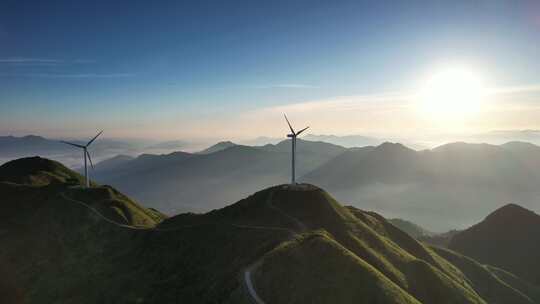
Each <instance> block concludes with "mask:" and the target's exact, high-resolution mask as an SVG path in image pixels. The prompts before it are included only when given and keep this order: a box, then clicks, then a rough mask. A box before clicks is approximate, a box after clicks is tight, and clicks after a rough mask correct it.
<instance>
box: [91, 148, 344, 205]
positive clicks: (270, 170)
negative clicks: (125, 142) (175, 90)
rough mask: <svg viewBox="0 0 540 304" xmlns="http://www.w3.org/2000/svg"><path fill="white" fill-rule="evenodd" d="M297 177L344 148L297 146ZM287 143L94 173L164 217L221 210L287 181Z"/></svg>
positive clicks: (142, 161)
mask: <svg viewBox="0 0 540 304" xmlns="http://www.w3.org/2000/svg"><path fill="white" fill-rule="evenodd" d="M297 148H298V153H299V154H300V153H301V155H302V156H301V157H299V158H298V163H297V164H298V167H297V169H298V172H299V173H300V174H303V173H306V172H309V171H310V170H312V169H314V168H316V167H318V166H320V165H321V164H323V163H325V162H327V161H328V160H330V159H332V158H334V157H335V156H336V155H339V154H341V153H343V152H344V151H345V150H346V149H345V148H343V147H339V146H335V145H332V144H328V143H323V142H309V141H303V140H299V141H298V147H297ZM290 149H291V144H290V141H288V140H287V141H283V142H280V143H278V144H277V145H266V146H262V147H249V146H241V145H232V146H230V147H228V148H226V149H223V150H219V151H216V152H213V153H209V154H188V153H183V152H177V153H175V154H169V155H145V156H141V157H138V158H136V159H134V160H132V161H130V162H127V163H125V164H123V165H122V166H121V167H117V168H115V169H114V170H109V171H99V170H96V171H95V172H94V177H95V178H96V180H98V181H100V182H103V183H107V184H111V185H114V186H115V187H118V188H119V189H121V190H122V191H124V192H126V193H128V194H129V195H131V196H133V197H135V198H136V199H138V200H139V201H142V202H149V204H152V205H151V207H154V208H157V209H159V210H162V211H163V212H165V213H168V214H174V213H178V212H183V211H208V210H211V209H214V208H219V207H223V206H224V205H225V204H226V203H227V202H233V201H236V200H238V199H240V198H242V197H244V196H246V195H248V194H249V193H252V192H254V191H256V190H257V189H260V188H264V187H268V186H271V185H273V184H277V183H283V182H286V181H288V180H289V179H290V157H291V156H290Z"/></svg>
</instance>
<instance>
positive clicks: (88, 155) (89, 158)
mask: <svg viewBox="0 0 540 304" xmlns="http://www.w3.org/2000/svg"><path fill="white" fill-rule="evenodd" d="M101 133H103V131H101V132H99V133H98V134H97V135H96V136H94V138H92V139H91V140H90V141H89V142H88V143H87V144H86V145H84V146H83V145H79V144H75V143H71V142H68V141H63V140H62V141H61V142H63V143H65V144H68V145H70V146H74V147H77V148H81V149H83V158H84V179H85V182H86V188H90V178H89V176H88V165H87V159H88V161H90V166H92V169H94V164H93V163H92V158H91V157H90V153H88V146H90V145H91V144H92V143H93V142H94V140H96V138H98V136H100V135H101Z"/></svg>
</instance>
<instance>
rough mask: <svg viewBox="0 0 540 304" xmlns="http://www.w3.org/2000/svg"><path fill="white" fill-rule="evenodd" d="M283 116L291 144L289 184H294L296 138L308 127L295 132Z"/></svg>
mask: <svg viewBox="0 0 540 304" xmlns="http://www.w3.org/2000/svg"><path fill="white" fill-rule="evenodd" d="M283 116H285V120H286V121H287V124H288V125H289V129H290V130H291V134H287V137H290V138H291V144H292V158H291V159H292V166H291V184H293V185H294V184H296V176H295V174H296V137H298V135H300V133H302V132H304V131H305V130H307V129H308V128H309V127H305V128H303V129H302V130H300V131H298V132H295V131H294V129H293V127H292V126H291V123H290V122H289V119H288V118H287V115H285V114H283Z"/></svg>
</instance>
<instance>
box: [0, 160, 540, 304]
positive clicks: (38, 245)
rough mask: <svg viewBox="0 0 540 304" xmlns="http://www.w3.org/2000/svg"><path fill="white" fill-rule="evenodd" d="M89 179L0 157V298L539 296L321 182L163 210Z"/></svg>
mask: <svg viewBox="0 0 540 304" xmlns="http://www.w3.org/2000/svg"><path fill="white" fill-rule="evenodd" d="M81 182H82V179H81V177H80V176H79V175H78V174H76V173H74V172H72V171H70V170H69V169H67V168H65V167H64V166H62V165H61V164H59V163H56V162H52V161H48V160H45V159H41V158H27V159H20V160H17V161H13V162H10V163H7V164H5V165H3V166H0V195H1V197H2V204H1V206H0V208H2V210H1V211H2V212H0V217H2V218H1V221H0V240H1V241H2V244H3V246H2V247H1V249H0V273H1V274H3V276H2V277H4V278H6V277H8V278H10V280H5V282H4V281H2V280H0V296H2V297H3V298H4V299H8V297H9V301H10V302H11V303H17V301H18V302H20V303H251V301H252V296H253V295H252V294H251V293H250V292H249V288H248V287H247V286H248V285H247V281H246V276H247V273H249V274H250V276H249V277H250V281H251V283H252V284H253V288H254V290H255V292H256V293H257V295H258V296H259V297H260V298H261V299H263V300H264V301H265V302H266V303H358V302H364V303H460V304H461V303H511V304H516V303H517V304H519V303H540V296H539V294H540V293H539V289H538V288H537V287H535V286H534V285H531V284H529V283H527V282H526V281H523V280H522V279H520V278H518V277H516V276H514V275H513V274H511V273H508V272H505V271H503V270H500V269H498V268H494V267H487V266H484V265H481V264H479V263H477V262H476V261H474V260H472V259H470V258H467V257H465V256H462V255H460V254H457V253H454V252H452V251H449V250H442V249H437V248H431V247H427V246H425V245H423V244H422V243H419V242H418V241H416V240H415V239H413V238H412V237H410V236H409V235H408V234H406V233H405V232H403V231H401V230H400V229H398V228H397V227H395V226H394V225H392V224H391V223H390V222H388V221H386V220H385V219H384V218H383V217H382V216H380V215H378V214H376V213H372V212H366V211H362V210H359V209H356V208H353V207H344V206H342V205H341V204H340V203H338V202H337V201H335V200H334V199H333V198H332V197H331V196H330V195H329V194H328V193H326V192H325V191H324V190H322V189H320V188H317V187H315V186H311V185H300V186H296V187H290V186H288V185H282V186H275V187H271V188H268V189H265V190H262V191H259V192H257V193H255V194H253V195H251V196H249V197H247V198H245V199H243V200H241V201H239V202H237V203H235V204H232V205H230V206H228V207H225V208H222V209H218V210H214V211H211V212H208V213H205V214H181V215H178V216H174V217H171V218H164V217H163V216H162V215H161V214H160V213H159V212H157V211H154V210H151V209H147V208H144V207H142V206H141V205H139V204H137V203H136V202H134V201H132V200H130V199H129V198H127V197H126V196H124V195H122V194H121V193H119V192H118V191H116V190H115V189H113V188H111V187H108V186H100V185H95V187H93V188H91V189H84V188H81V187H80V185H81ZM3 290H8V291H10V292H9V293H8V292H6V293H4V292H3ZM3 302H5V301H3Z"/></svg>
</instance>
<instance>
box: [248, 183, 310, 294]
mask: <svg viewBox="0 0 540 304" xmlns="http://www.w3.org/2000/svg"><path fill="white" fill-rule="evenodd" d="M273 198H274V192H270V195H268V198H267V200H266V204H267V205H268V207H270V208H271V209H273V210H275V211H277V212H278V213H280V214H281V215H283V216H285V217H286V218H287V219H289V220H291V221H292V222H294V223H295V225H296V226H298V231H294V230H291V229H288V228H281V229H283V230H287V231H288V232H289V234H290V235H289V238H288V239H286V240H285V242H286V241H290V240H292V239H293V238H294V237H295V236H296V235H297V234H299V233H302V232H304V231H306V230H307V227H306V225H305V224H304V223H302V222H301V221H300V220H299V219H297V218H295V217H293V216H291V215H289V214H287V213H286V212H285V211H283V210H281V209H279V208H278V207H276V206H274V204H272V200H273ZM263 258H264V256H263V257H261V258H259V259H258V260H257V261H255V263H253V264H251V265H250V266H248V267H247V268H246V269H244V284H245V288H246V290H247V292H248V294H249V296H250V299H251V301H252V302H253V303H255V304H266V303H265V302H264V301H263V299H261V297H260V296H259V294H257V290H256V289H255V284H254V283H253V279H252V276H251V274H252V273H253V272H254V271H255V270H256V269H257V267H259V266H260V265H261V264H262V261H263Z"/></svg>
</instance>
